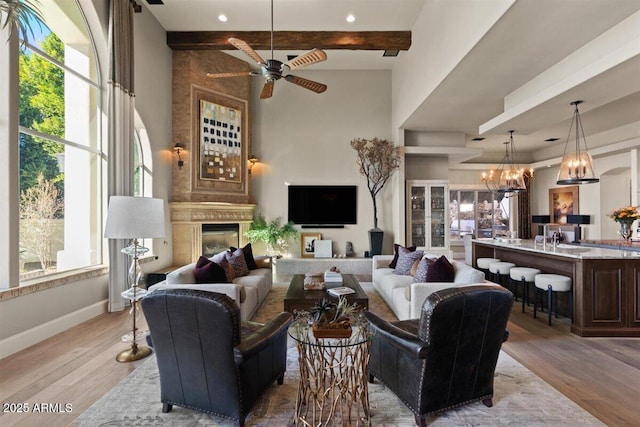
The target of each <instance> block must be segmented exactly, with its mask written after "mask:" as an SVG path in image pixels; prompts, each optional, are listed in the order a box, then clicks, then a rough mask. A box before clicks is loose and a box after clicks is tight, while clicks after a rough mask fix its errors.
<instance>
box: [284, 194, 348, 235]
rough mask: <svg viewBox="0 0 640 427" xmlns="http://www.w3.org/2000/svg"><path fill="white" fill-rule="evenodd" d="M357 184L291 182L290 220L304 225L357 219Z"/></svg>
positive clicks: (330, 223)
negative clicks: (301, 183)
mask: <svg viewBox="0 0 640 427" xmlns="http://www.w3.org/2000/svg"><path fill="white" fill-rule="evenodd" d="M357 204H358V197H357V187H356V186H355V185H290V186H289V221H292V222H294V223H296V224H300V225H344V224H356V223H357Z"/></svg>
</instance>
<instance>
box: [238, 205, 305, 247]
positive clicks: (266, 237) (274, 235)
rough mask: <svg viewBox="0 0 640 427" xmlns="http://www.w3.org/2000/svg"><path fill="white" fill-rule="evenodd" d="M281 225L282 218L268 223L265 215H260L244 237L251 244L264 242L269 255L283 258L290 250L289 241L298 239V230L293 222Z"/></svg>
mask: <svg viewBox="0 0 640 427" xmlns="http://www.w3.org/2000/svg"><path fill="white" fill-rule="evenodd" d="M280 223H281V218H280V217H278V218H276V219H274V220H273V221H271V222H267V221H266V220H265V218H264V216H263V215H258V216H256V218H255V219H254V220H253V223H251V227H250V228H249V230H248V231H246V232H245V233H244V235H245V236H246V237H247V238H248V239H249V241H251V243H255V242H264V243H265V244H266V245H267V254H268V255H272V256H281V255H282V253H283V252H287V250H288V240H289V239H291V238H293V239H296V238H297V237H298V230H297V229H296V228H295V226H294V224H293V223H292V222H287V223H286V224H283V225H281V224H280Z"/></svg>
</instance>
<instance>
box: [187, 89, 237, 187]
mask: <svg viewBox="0 0 640 427" xmlns="http://www.w3.org/2000/svg"><path fill="white" fill-rule="evenodd" d="M192 102H193V105H192V109H193V110H192V111H193V114H192V116H193V123H192V129H191V132H192V138H193V140H194V141H195V142H196V144H195V145H194V149H195V150H196V151H195V152H194V153H193V154H194V155H193V157H192V158H193V159H194V163H195V164H197V167H194V168H193V175H192V176H193V182H194V188H195V189H198V190H208V191H212V192H220V193H227V194H229V193H231V194H234V193H235V194H245V193H247V194H248V189H247V187H248V186H247V183H246V181H247V177H246V175H247V166H246V163H247V158H248V154H247V153H248V147H247V145H248V142H247V135H248V134H247V127H248V118H247V101H246V100H242V99H238V98H235V97H231V96H229V95H225V94H222V93H218V92H214V91H212V90H209V89H206V88H202V87H199V86H193V87H192ZM195 164H194V166H195Z"/></svg>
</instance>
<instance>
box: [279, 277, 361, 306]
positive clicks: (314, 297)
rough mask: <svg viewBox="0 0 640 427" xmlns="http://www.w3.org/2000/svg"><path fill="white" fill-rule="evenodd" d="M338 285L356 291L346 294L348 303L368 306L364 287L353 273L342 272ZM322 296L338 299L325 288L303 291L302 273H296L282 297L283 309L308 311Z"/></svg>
mask: <svg viewBox="0 0 640 427" xmlns="http://www.w3.org/2000/svg"><path fill="white" fill-rule="evenodd" d="M338 286H347V287H349V288H351V289H353V290H354V291H356V292H355V293H354V294H349V295H346V297H347V301H349V304H353V303H354V302H355V303H357V304H358V305H359V306H361V307H363V308H365V309H368V308H369V297H367V294H366V293H365V292H364V289H362V286H360V283H358V279H356V277H355V276H354V275H353V274H343V275H342V284H341V285H338ZM323 297H325V298H327V299H328V300H330V301H338V297H335V296H333V295H331V294H330V293H328V292H327V290H326V289H325V290H322V291H305V290H304V274H296V275H294V276H293V279H291V284H290V285H289V290H287V295H285V297H284V311H288V312H289V313H293V312H294V310H305V311H309V310H310V309H311V307H313V306H314V304H315V303H316V302H318V301H320V300H321V299H322V298H323Z"/></svg>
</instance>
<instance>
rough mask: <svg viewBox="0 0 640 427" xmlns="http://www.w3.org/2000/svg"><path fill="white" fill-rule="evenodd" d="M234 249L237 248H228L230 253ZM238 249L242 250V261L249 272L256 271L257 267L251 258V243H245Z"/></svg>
mask: <svg viewBox="0 0 640 427" xmlns="http://www.w3.org/2000/svg"><path fill="white" fill-rule="evenodd" d="M236 249H237V248H234V247H233V246H231V247H230V248H229V250H230V251H231V252H233V251H235V250H236ZM240 249H242V252H243V253H244V260H245V262H246V263H247V267H248V268H249V270H256V269H258V268H259V267H258V265H257V264H256V260H255V259H254V258H253V249H251V243H247V244H246V245H244V246H243V247H242V248H240Z"/></svg>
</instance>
